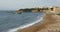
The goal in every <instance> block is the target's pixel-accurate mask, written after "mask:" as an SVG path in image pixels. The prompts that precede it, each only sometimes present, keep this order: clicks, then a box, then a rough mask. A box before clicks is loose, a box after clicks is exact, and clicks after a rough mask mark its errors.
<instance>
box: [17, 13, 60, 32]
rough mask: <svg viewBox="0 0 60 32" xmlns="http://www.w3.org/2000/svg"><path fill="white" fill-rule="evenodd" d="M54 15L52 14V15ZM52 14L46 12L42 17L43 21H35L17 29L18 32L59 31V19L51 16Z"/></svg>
mask: <svg viewBox="0 0 60 32" xmlns="http://www.w3.org/2000/svg"><path fill="white" fill-rule="evenodd" d="M53 17H54V16H53ZM53 17H52V15H49V14H46V15H45V16H44V18H43V21H42V22H43V23H41V22H40V23H37V24H35V25H33V26H30V27H28V28H24V29H21V30H18V31H19V32H60V25H59V24H60V20H59V21H56V20H57V17H55V18H53ZM59 19H60V18H59Z"/></svg>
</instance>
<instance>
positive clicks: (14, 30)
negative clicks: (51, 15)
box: [7, 17, 43, 32]
mask: <svg viewBox="0 0 60 32" xmlns="http://www.w3.org/2000/svg"><path fill="white" fill-rule="evenodd" d="M42 20H43V17H40V18H39V19H38V20H36V21H35V22H33V23H30V24H28V25H22V26H20V27H18V28H14V29H9V30H8V31H7V32H18V30H19V29H24V28H27V27H30V26H32V25H35V24H37V23H39V22H41V21H42Z"/></svg>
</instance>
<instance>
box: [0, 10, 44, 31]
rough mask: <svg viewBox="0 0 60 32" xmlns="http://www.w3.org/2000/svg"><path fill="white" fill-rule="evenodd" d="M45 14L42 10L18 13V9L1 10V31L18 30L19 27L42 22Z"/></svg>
mask: <svg viewBox="0 0 60 32" xmlns="http://www.w3.org/2000/svg"><path fill="white" fill-rule="evenodd" d="M43 15H44V13H42V12H38V13H37V12H36V13H33V12H24V13H21V14H17V13H16V11H8V10H6V11H3V10H2V11H0V32H16V31H17V30H18V28H19V27H20V28H21V29H22V28H25V27H28V26H31V25H33V23H37V22H38V21H39V22H40V20H41V19H42V17H43ZM20 28H19V29H20Z"/></svg>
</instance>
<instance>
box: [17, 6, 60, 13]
mask: <svg viewBox="0 0 60 32" xmlns="http://www.w3.org/2000/svg"><path fill="white" fill-rule="evenodd" d="M55 10H60V7H42V8H25V9H19V10H17V11H16V12H17V13H18V14H21V13H23V12H46V11H55Z"/></svg>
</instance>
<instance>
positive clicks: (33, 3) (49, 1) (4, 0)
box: [0, 0, 60, 10]
mask: <svg viewBox="0 0 60 32" xmlns="http://www.w3.org/2000/svg"><path fill="white" fill-rule="evenodd" d="M37 6H60V0H0V10H17V9H20V8H31V7H37Z"/></svg>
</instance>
